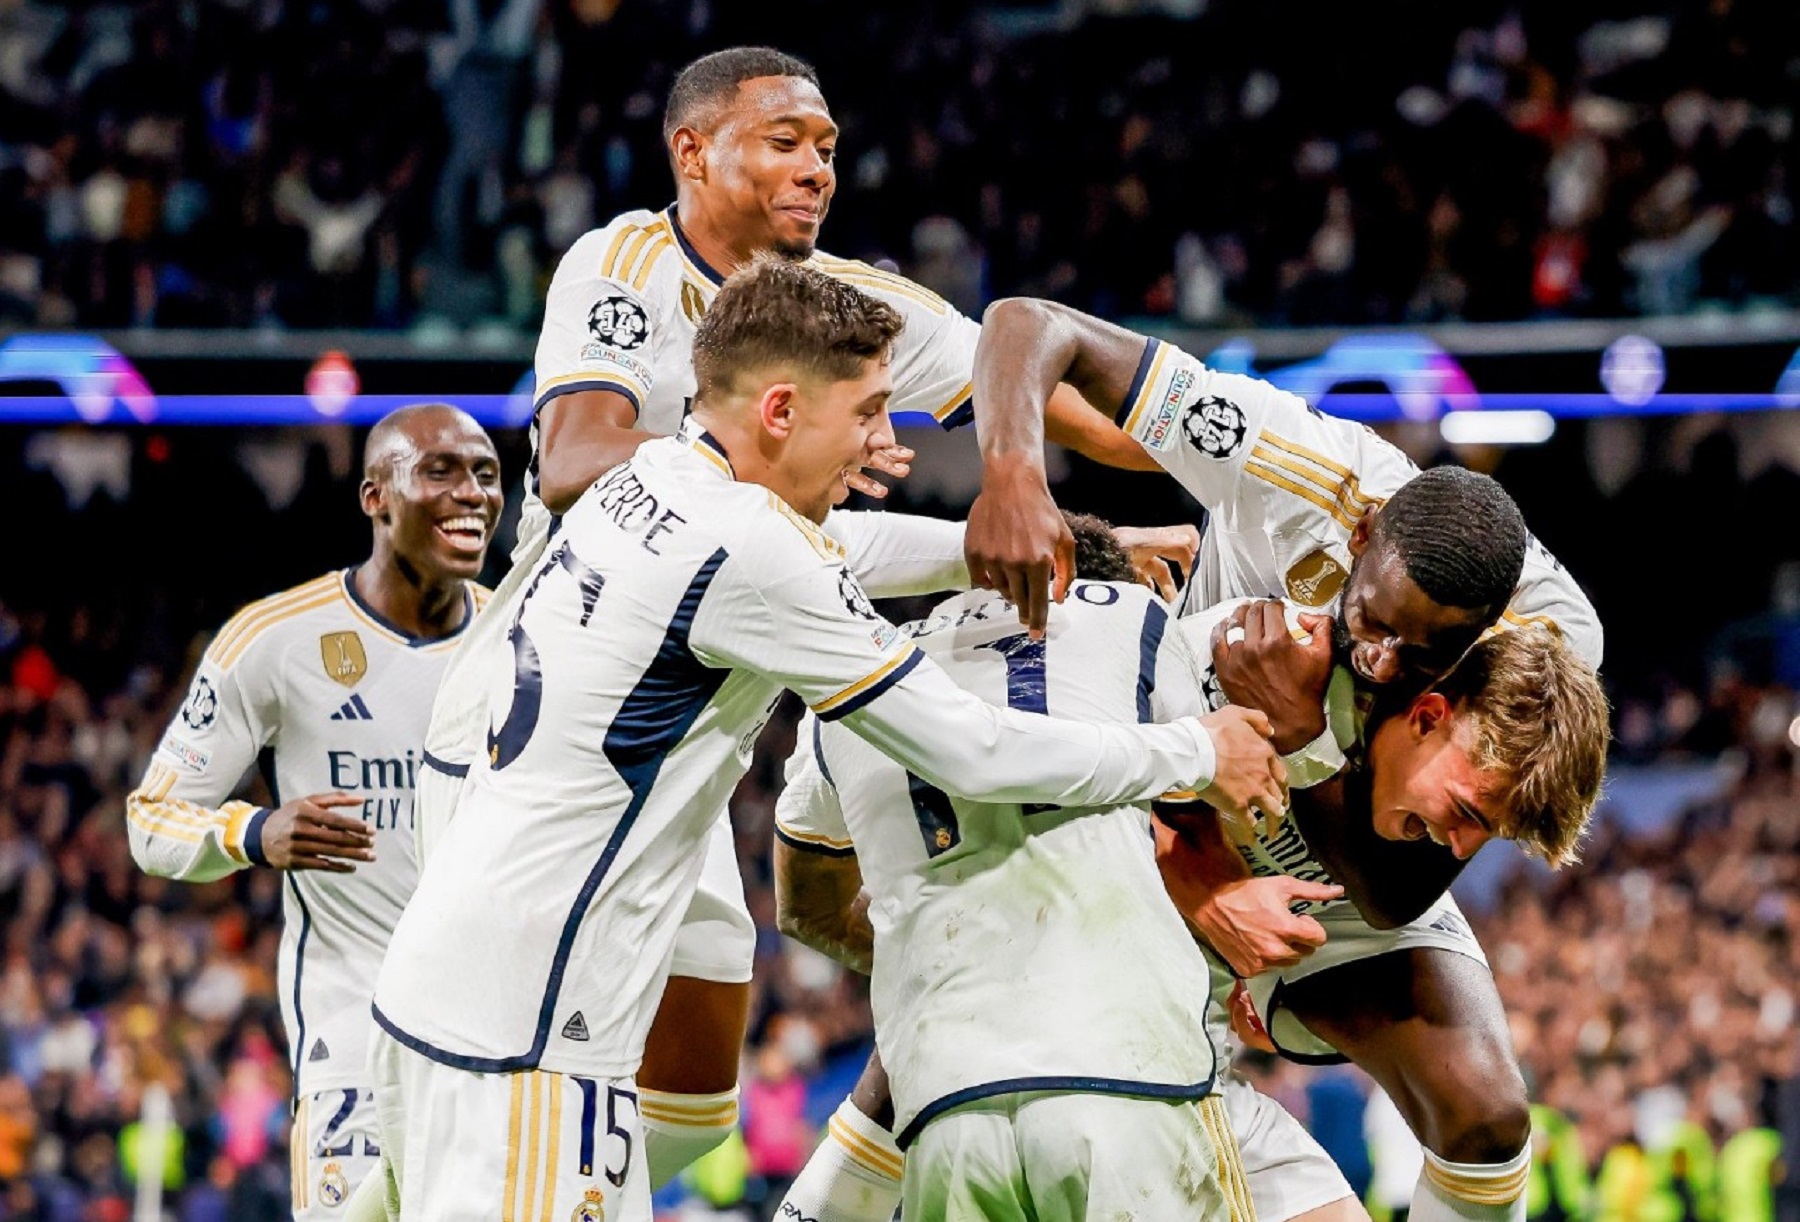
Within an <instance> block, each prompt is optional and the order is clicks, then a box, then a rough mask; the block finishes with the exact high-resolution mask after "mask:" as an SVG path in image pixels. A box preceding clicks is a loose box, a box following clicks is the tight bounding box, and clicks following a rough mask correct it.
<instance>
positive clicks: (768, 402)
mask: <svg viewBox="0 0 1800 1222" xmlns="http://www.w3.org/2000/svg"><path fill="white" fill-rule="evenodd" d="M799 389H800V388H799V387H797V386H795V385H794V384H793V383H792V382H777V383H776V384H775V385H773V386H771V387H769V388H768V389H767V390H765V391H763V393H762V399H761V400H760V401H759V402H758V403H757V405H756V410H757V415H758V417H759V418H760V419H761V421H762V426H763V431H764V432H766V433H768V434H769V436H771V437H776V438H780V439H781V440H784V441H785V440H786V439H787V438H788V436H789V435H790V434H792V433H793V431H794V415H795V409H796V407H797V406H798V392H799Z"/></svg>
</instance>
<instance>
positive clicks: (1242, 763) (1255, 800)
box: [1200, 704, 1287, 839]
mask: <svg viewBox="0 0 1800 1222" xmlns="http://www.w3.org/2000/svg"><path fill="white" fill-rule="evenodd" d="M1200 724H1201V725H1202V726H1205V727H1206V732H1207V734H1208V735H1209V736H1211V738H1212V744H1213V755H1214V757H1215V761H1214V764H1213V778H1212V783H1211V784H1209V785H1207V786H1206V787H1205V788H1204V789H1202V790H1201V791H1200V800H1201V801H1203V802H1207V803H1209V804H1211V805H1213V806H1216V807H1218V808H1219V811H1220V812H1221V813H1222V814H1223V815H1224V816H1225V827H1226V830H1227V832H1228V833H1231V834H1233V835H1234V836H1236V837H1238V838H1240V839H1241V838H1242V837H1243V836H1244V835H1245V834H1246V833H1247V832H1248V831H1249V829H1251V828H1253V827H1254V826H1255V825H1256V824H1257V822H1258V817H1259V816H1260V817H1261V822H1262V827H1263V834H1264V835H1265V836H1268V837H1270V838H1271V839H1272V838H1273V837H1274V836H1276V835H1278V834H1279V831H1280V827H1281V813H1282V811H1283V810H1285V809H1286V808H1287V765H1285V764H1283V763H1282V762H1281V756H1280V755H1278V754H1277V753H1276V751H1275V747H1274V745H1273V744H1271V743H1270V741H1269V737H1270V734H1271V732H1272V731H1271V730H1270V728H1269V719H1268V717H1266V716H1265V715H1264V714H1262V713H1260V712H1258V711H1257V710H1256V709H1246V708H1240V707H1239V706H1237V705H1233V704H1228V705H1226V706H1225V707H1224V708H1222V709H1220V710H1218V711H1217V712H1214V713H1208V714H1207V715H1206V716H1205V717H1202V718H1201V719H1200Z"/></svg>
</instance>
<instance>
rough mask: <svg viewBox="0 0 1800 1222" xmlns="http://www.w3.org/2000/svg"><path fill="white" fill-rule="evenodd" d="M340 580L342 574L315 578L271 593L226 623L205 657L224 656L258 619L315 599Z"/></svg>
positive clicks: (208, 647) (329, 574)
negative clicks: (289, 588) (277, 592)
mask: <svg viewBox="0 0 1800 1222" xmlns="http://www.w3.org/2000/svg"><path fill="white" fill-rule="evenodd" d="M338 580H339V574H337V573H327V574H325V576H323V577H317V578H314V579H313V580H312V581H309V582H307V583H306V584H305V585H299V586H295V587H294V588H293V589H291V590H283V591H282V592H281V593H279V594H271V595H270V596H269V597H267V598H259V599H257V600H256V601H255V602H253V603H251V604H250V605H249V606H247V607H244V608H243V609H242V610H240V611H239V612H238V613H237V614H236V615H234V616H232V617H231V618H230V619H228V620H226V621H225V626H224V627H223V628H221V629H219V633H218V635H217V636H215V637H213V639H212V644H211V645H209V646H207V649H206V656H207V657H209V658H212V657H215V655H217V654H220V653H223V652H224V651H225V650H226V649H228V648H230V647H231V645H232V643H233V641H235V640H236V638H237V637H239V636H241V635H242V634H243V633H245V632H248V631H250V630H251V629H253V628H254V627H255V626H256V624H257V621H258V620H260V619H262V618H264V617H266V616H269V615H273V614H275V613H276V612H278V611H282V610H284V609H286V608H288V607H291V606H293V605H294V604H295V603H297V602H304V601H305V600H307V599H309V598H313V597H315V596H316V595H317V594H318V593H319V592H320V591H321V590H324V589H326V588H327V587H329V586H331V585H333V584H334V583H335V582H337V581H338Z"/></svg>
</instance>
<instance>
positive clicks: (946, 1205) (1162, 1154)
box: [900, 1093, 1251, 1222]
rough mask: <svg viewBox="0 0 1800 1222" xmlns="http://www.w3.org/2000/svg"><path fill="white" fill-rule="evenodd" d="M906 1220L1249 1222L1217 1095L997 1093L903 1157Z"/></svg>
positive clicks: (937, 1123)
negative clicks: (1167, 1098) (1174, 1099)
mask: <svg viewBox="0 0 1800 1222" xmlns="http://www.w3.org/2000/svg"><path fill="white" fill-rule="evenodd" d="M902 1192H903V1203H902V1205H901V1209H900V1213H901V1216H902V1217H906V1218H930V1219H933V1220H934V1222H935V1220H937V1219H944V1220H946V1222H974V1220H976V1219H981V1220H988V1219H1001V1220H1006V1222H1024V1220H1025V1219H1027V1218H1030V1219H1037V1220H1038V1222H1082V1220H1085V1219H1099V1218H1133V1219H1136V1220H1137V1222H1251V1217H1250V1215H1249V1209H1250V1205H1249V1199H1248V1194H1247V1193H1246V1191H1245V1189H1244V1181H1243V1169H1242V1167H1241V1166H1240V1165H1239V1164H1238V1157H1237V1149H1236V1146H1235V1144H1234V1143H1233V1142H1232V1138H1231V1129H1230V1126H1229V1124H1228V1123H1227V1121H1226V1117H1225V1108H1224V1105H1223V1103H1222V1102H1221V1101H1220V1099H1219V1097H1218V1096H1217V1095H1212V1096H1209V1097H1207V1098H1205V1099H1198V1100H1188V1101H1184V1102H1178V1103H1170V1102H1164V1101H1161V1100H1155V1099H1138V1098H1132V1097H1130V1096H1127V1095H1105V1094H1064V1093H1055V1094H1051V1093H1030V1094H1013V1095H996V1096H992V1097H990V1098H986V1099H980V1100H977V1101H975V1102H973V1103H968V1104H965V1105H964V1106H962V1107H960V1108H957V1109H955V1110H953V1111H949V1112H946V1113H944V1114H943V1115H942V1116H939V1117H938V1118H937V1119H935V1120H933V1121H932V1122H931V1123H930V1124H928V1125H926V1126H925V1129H924V1131H923V1132H922V1133H920V1134H919V1137H918V1140H917V1141H915V1142H914V1143H913V1144H912V1147H911V1148H910V1149H909V1150H907V1152H906V1175H905V1180H904V1184H903V1187H902Z"/></svg>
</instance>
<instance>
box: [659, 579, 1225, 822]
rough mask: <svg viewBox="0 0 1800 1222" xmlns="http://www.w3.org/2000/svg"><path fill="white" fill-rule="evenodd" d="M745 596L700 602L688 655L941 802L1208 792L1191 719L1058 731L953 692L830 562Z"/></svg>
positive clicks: (1054, 722)
mask: <svg viewBox="0 0 1800 1222" xmlns="http://www.w3.org/2000/svg"><path fill="white" fill-rule="evenodd" d="M743 587H744V590H745V591H746V592H747V594H748V595H750V596H749V597H732V598H726V599H721V600H718V603H717V604H716V605H715V604H714V603H713V600H711V599H708V600H707V601H706V602H704V603H702V604H701V612H700V614H699V615H698V616H697V617H696V619H695V624H694V634H693V638H692V639H693V641H694V646H695V647H694V652H695V655H696V656H697V657H699V658H700V659H701V661H702V662H705V663H706V664H708V665H720V666H732V667H742V668H744V669H747V670H751V671H754V672H757V673H760V674H763V675H766V676H768V677H769V678H772V679H775V680H776V681H778V682H780V683H781V684H782V686H784V687H786V688H788V689H790V690H792V691H793V692H794V693H796V694H797V695H798V696H799V697H800V698H801V699H802V700H803V701H805V702H806V704H807V706H808V707H809V708H811V709H812V711H813V712H814V713H816V714H817V715H818V716H819V717H821V718H823V719H824V720H826V721H837V720H842V721H843V722H844V725H845V727H846V728H847V729H850V730H852V731H853V732H855V733H856V734H857V735H859V736H860V737H862V738H864V739H866V740H867V741H868V742H869V743H870V744H871V745H873V746H874V747H876V748H877V749H878V750H880V751H881V752H883V753H884V754H886V755H887V756H888V757H889V758H890V759H892V760H894V761H895V762H896V763H898V764H900V765H901V766H902V767H903V768H905V769H906V770H907V771H909V772H911V773H913V774H915V775H916V776H919V777H921V778H922V779H924V780H925V781H926V782H928V783H930V784H932V785H935V786H937V787H938V788H939V789H942V790H944V791H945V792H946V793H949V794H952V795H955V796H959V797H964V798H968V799H970V800H973V801H983V802H1054V803H1057V804H1060V805H1068V806H1110V805H1116V804H1120V803H1125V802H1138V801H1144V800H1147V799H1150V798H1154V797H1156V796H1158V795H1160V794H1163V793H1166V792H1169V791H1171V790H1188V789H1197V788H1204V787H1205V786H1206V785H1207V784H1209V783H1210V782H1211V779H1212V769H1213V763H1214V754H1213V747H1212V740H1211V739H1210V738H1209V737H1208V736H1207V733H1206V731H1205V730H1204V729H1203V728H1201V726H1200V724H1199V723H1198V722H1196V721H1191V720H1184V721H1178V722H1174V723H1171V724H1169V725H1145V726H1132V725H1103V724H1094V723H1082V722H1070V721H1061V720H1058V719H1056V718H1053V717H1044V716H1040V715H1037V714H1032V713H1019V712H1015V711H1013V710H1010V709H996V708H994V707H992V706H990V705H988V704H987V703H985V702H984V701H982V700H980V699H979V698H977V697H976V696H973V695H971V694H970V693H968V692H966V691H964V690H963V689H962V688H960V687H958V686H957V685H956V684H955V683H953V682H951V680H950V678H949V676H947V675H945V674H944V672H943V670H942V669H940V668H939V667H938V665H937V663H935V662H933V661H931V660H930V659H929V658H927V657H926V656H925V655H924V653H922V652H921V651H920V650H919V649H918V648H917V647H916V646H915V645H914V644H913V642H912V641H911V640H910V639H908V638H907V637H905V636H904V635H902V634H901V633H900V631H899V629H897V628H895V627H894V626H893V625H892V624H889V623H888V622H887V621H885V620H882V619H880V618H879V617H877V616H875V615H874V613H873V612H872V611H868V612H866V613H865V612H864V611H863V610H862V608H866V607H867V606H868V599H867V597H866V596H865V595H864V594H863V592H862V588H861V587H860V586H859V585H858V584H857V582H856V578H855V577H854V576H852V575H851V573H850V571H849V570H848V569H846V568H844V567H843V566H842V565H841V564H835V563H820V564H815V565H811V566H808V567H807V568H805V569H804V570H803V571H800V572H792V571H791V570H790V571H789V573H788V574H787V575H784V576H781V577H780V578H779V579H777V580H774V581H771V582H769V583H767V584H765V585H762V586H760V587H758V586H752V585H750V584H749V583H747V582H745V583H743Z"/></svg>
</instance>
